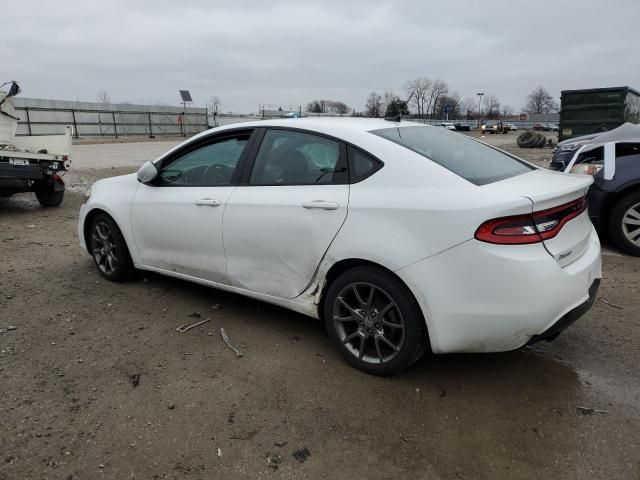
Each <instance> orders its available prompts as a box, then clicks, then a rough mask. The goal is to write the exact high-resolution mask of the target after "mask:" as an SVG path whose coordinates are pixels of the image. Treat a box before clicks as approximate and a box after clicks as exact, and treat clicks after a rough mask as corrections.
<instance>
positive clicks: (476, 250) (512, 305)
mask: <svg viewBox="0 0 640 480" xmlns="http://www.w3.org/2000/svg"><path fill="white" fill-rule="evenodd" d="M592 181H593V180H592V178H591V177H588V176H575V175H568V174H562V173H557V172H551V171H549V170H544V169H540V168H537V167H535V166H533V165H531V164H528V163H526V162H524V161H522V160H520V159H518V158H515V157H513V156H511V155H509V154H507V153H504V152H502V151H499V150H497V149H495V148H493V147H490V146H487V145H485V144H483V143H480V142H477V141H475V140H473V139H470V138H468V137H466V136H463V135H459V134H456V133H454V132H450V131H448V130H446V129H443V128H438V127H430V126H424V125H420V124H415V123H410V122H394V121H387V120H378V119H335V118H334V119H327V118H317V119H316V118H313V119H311V118H309V119H291V120H273V121H260V122H251V123H243V124H236V125H228V126H224V127H220V128H215V129H212V130H209V131H206V132H204V133H202V134H200V135H197V136H196V137H193V138H191V139H190V140H187V141H186V142H184V143H183V144H181V145H179V146H177V147H175V148H174V149H172V150H170V151H169V152H167V153H166V154H165V155H163V156H161V157H160V158H158V159H157V160H154V161H152V162H147V163H146V164H144V165H143V166H142V167H141V168H140V170H139V172H138V174H137V175H135V174H134V175H125V176H121V177H115V178H109V179H105V180H100V181H98V182H96V183H95V184H94V185H93V187H92V189H91V194H90V196H89V198H88V200H87V202H86V203H85V204H84V205H83V206H82V208H81V211H80V220H79V225H78V229H79V238H80V240H81V243H82V245H83V247H85V248H86V250H87V251H88V252H89V253H90V254H91V255H92V256H93V260H94V262H95V264H96V266H97V268H98V270H99V271H100V273H101V274H102V275H103V276H104V277H105V278H107V279H110V280H114V281H121V280H124V279H126V278H128V276H129V274H130V273H131V271H132V270H133V269H134V268H136V269H142V270H150V271H154V272H159V273H162V274H165V275H170V276H173V277H177V278H182V279H185V280H190V281H194V282H198V283H201V284H205V285H210V286H212V287H216V288H221V289H224V290H228V291H232V292H236V293H240V294H243V295H247V296H250V297H253V298H256V299H260V300H264V301H267V302H271V303H274V304H277V305H281V306H284V307H287V308H290V309H292V310H295V311H298V312H300V313H303V314H305V315H308V316H311V317H315V318H320V319H322V320H323V321H324V323H325V325H326V327H327V330H328V332H329V335H330V336H331V338H332V339H333V341H334V342H335V344H336V346H337V348H338V349H339V351H340V352H341V353H342V355H344V357H345V358H346V359H347V361H349V362H350V363H351V364H352V365H354V366H356V367H357V368H360V369H362V370H364V371H366V372H370V373H374V374H380V375H384V374H391V373H394V372H398V371H400V370H402V369H404V368H406V367H407V366H409V365H410V364H412V363H413V362H415V361H417V360H418V359H419V358H420V357H421V355H422V354H423V353H424V352H425V351H427V350H430V351H432V352H434V353H448V352H495V351H504V350H511V349H516V348H519V347H521V346H523V345H527V344H531V343H535V342H537V341H540V340H551V339H553V338H555V337H556V336H557V335H558V333H559V332H560V331H561V330H562V329H564V328H566V327H567V326H568V325H569V324H570V323H572V322H573V321H574V320H576V319H577V318H578V317H579V316H580V315H582V314H583V313H584V312H585V311H586V310H588V309H589V307H590V306H591V305H592V303H593V301H594V299H595V295H596V291H597V289H598V284H599V279H600V277H601V270H600V244H599V241H598V237H597V235H596V233H595V231H594V229H593V226H592V224H591V222H590V221H589V217H588V215H587V213H586V206H587V205H586V200H585V194H586V192H587V190H588V188H589V185H590V184H591V183H592Z"/></svg>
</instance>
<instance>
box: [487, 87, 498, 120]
mask: <svg viewBox="0 0 640 480" xmlns="http://www.w3.org/2000/svg"><path fill="white" fill-rule="evenodd" d="M484 109H485V111H484V115H485V117H487V118H496V117H497V116H498V115H500V100H498V97H497V96H496V95H495V94H493V93H490V94H489V95H485V96H484Z"/></svg>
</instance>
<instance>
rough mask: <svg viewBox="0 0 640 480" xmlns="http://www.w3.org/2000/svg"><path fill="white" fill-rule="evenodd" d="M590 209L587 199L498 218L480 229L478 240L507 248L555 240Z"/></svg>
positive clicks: (487, 222)
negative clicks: (568, 224)
mask: <svg viewBox="0 0 640 480" xmlns="http://www.w3.org/2000/svg"><path fill="white" fill-rule="evenodd" d="M586 209H587V199H586V198H585V197H583V198H580V199H578V200H574V201H572V202H569V203H565V204H564V205H559V206H557V207H553V208H548V209H546V210H540V211H538V212H533V213H531V214H529V215H513V216H510V217H501V218H494V219H493V220H488V221H486V222H484V223H483V224H482V225H480V226H479V227H478V229H477V230H476V234H475V238H476V239H477V240H481V241H483V242H488V243H497V244H504V245H523V244H527V243H538V242H542V241H543V240H547V239H549V238H553V237H555V236H556V235H557V234H558V233H559V232H560V230H562V227H563V226H564V225H565V224H566V223H567V222H568V221H570V220H572V219H574V218H576V217H577V216H578V215H580V214H581V213H582V212H584V211H585V210H586Z"/></svg>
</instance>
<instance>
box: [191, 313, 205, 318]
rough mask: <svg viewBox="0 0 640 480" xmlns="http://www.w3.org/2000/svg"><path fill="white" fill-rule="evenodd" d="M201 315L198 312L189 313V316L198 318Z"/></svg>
mask: <svg viewBox="0 0 640 480" xmlns="http://www.w3.org/2000/svg"><path fill="white" fill-rule="evenodd" d="M200 317H202V315H200V314H199V313H198V312H193V313H192V314H191V315H189V318H200Z"/></svg>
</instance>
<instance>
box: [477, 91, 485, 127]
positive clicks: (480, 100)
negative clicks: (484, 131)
mask: <svg viewBox="0 0 640 480" xmlns="http://www.w3.org/2000/svg"><path fill="white" fill-rule="evenodd" d="M476 95H478V130H480V119H481V117H482V114H481V110H480V108H481V107H482V96H483V95H484V92H478V93H477V94H476Z"/></svg>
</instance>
